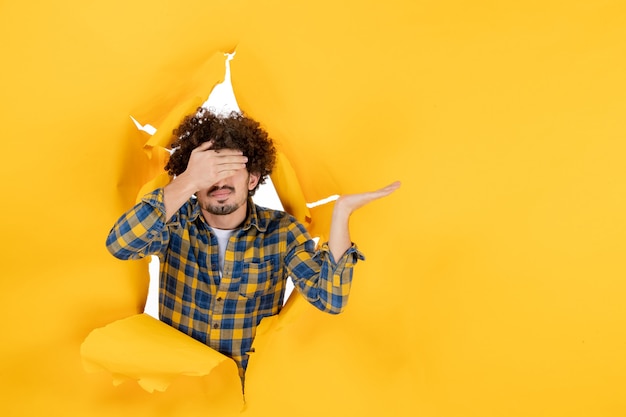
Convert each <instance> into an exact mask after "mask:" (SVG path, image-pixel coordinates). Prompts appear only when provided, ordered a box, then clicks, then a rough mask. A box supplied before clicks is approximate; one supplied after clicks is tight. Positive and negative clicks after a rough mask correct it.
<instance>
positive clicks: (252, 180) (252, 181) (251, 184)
mask: <svg viewBox="0 0 626 417" xmlns="http://www.w3.org/2000/svg"><path fill="white" fill-rule="evenodd" d="M260 178H261V176H260V175H259V174H254V173H250V176H249V177H248V191H252V190H254V188H255V187H256V186H257V184H258V183H259V179H260Z"/></svg>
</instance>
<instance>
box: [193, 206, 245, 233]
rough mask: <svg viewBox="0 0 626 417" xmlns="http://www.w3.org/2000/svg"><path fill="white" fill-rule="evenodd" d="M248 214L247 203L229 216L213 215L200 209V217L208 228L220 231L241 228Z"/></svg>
mask: <svg viewBox="0 0 626 417" xmlns="http://www.w3.org/2000/svg"><path fill="white" fill-rule="evenodd" d="M247 214H248V203H247V202H246V203H245V204H243V205H242V206H241V207H239V208H238V209H237V210H235V211H233V212H232V213H230V214H213V213H209V212H208V211H206V210H204V209H202V217H204V220H206V222H207V223H208V225H209V226H211V227H215V228H217V229H222V230H233V229H236V228H238V227H239V226H241V223H243V222H244V220H245V219H246V215H247Z"/></svg>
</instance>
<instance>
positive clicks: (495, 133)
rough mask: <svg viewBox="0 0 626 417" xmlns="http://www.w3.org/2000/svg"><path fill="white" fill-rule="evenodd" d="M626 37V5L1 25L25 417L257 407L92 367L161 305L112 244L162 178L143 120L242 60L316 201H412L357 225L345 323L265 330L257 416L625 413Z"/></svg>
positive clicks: (237, 8) (183, 380) (25, 17)
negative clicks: (108, 245)
mask: <svg viewBox="0 0 626 417" xmlns="http://www.w3.org/2000/svg"><path fill="white" fill-rule="evenodd" d="M625 19H626V6H624V3H623V2H621V1H617V0H611V1H594V2H591V1H556V0H547V1H546V0H544V1H524V2H521V1H519V2H495V1H473V2H465V1H460V0H447V1H445V0H444V1H439V2H434V1H393V0H391V1H384V2H380V1H358V2H356V1H351V2H338V1H326V0H323V1H320V0H318V1H314V2H313V1H307V2H278V1H263V2H253V1H177V2H169V1H166V0H153V1H150V2H148V1H137V2H132V1H131V2H129V1H117V0H113V1H106V2H105V1H93V2H84V1H68V0H66V1H60V2H44V1H31V2H17V1H13V2H9V1H2V2H0V39H2V42H1V43H0V53H1V57H2V66H1V70H0V74H1V77H0V91H1V96H0V97H1V102H0V103H1V104H0V106H1V107H0V126H1V132H2V138H3V141H2V148H1V149H2V154H3V156H4V162H3V163H2V168H1V170H2V171H1V173H2V178H3V179H4V181H3V190H2V196H3V197H2V205H1V207H2V209H1V210H2V211H1V212H0V214H1V215H2V218H3V219H4V226H3V234H2V251H1V257H2V258H1V260H2V278H1V279H2V287H3V291H2V292H1V295H0V314H1V317H2V343H1V344H0V355H1V356H0V357H1V358H2V359H1V360H2V367H1V376H2V379H1V381H2V382H0V384H1V385H2V386H1V387H0V396H1V397H2V399H1V401H0V404H1V405H0V412H1V414H2V415H6V416H24V415H27V416H30V415H58V416H68V415H77V416H98V415H102V416H109V415H116V416H133V417H137V416H157V415H163V416H175V415H180V416H194V415H203V416H204V415H238V414H240V412H241V411H242V409H241V407H240V405H239V404H232V403H230V402H228V401H227V400H224V401H220V400H219V399H215V398H214V397H213V396H211V390H212V389H213V388H212V387H214V386H215V381H213V380H212V379H211V378H212V376H211V375H209V376H207V377H202V378H199V377H180V378H178V379H177V380H176V381H175V382H174V383H173V384H172V385H171V386H170V388H169V389H168V390H167V391H165V392H164V393H159V392H157V393H154V394H149V393H147V392H145V391H143V390H142V389H141V388H140V387H139V386H138V385H137V384H136V383H134V382H129V383H125V384H122V385H121V386H119V387H113V385H112V384H111V376H110V375H108V374H106V373H96V374H90V373H86V372H85V371H84V370H83V368H82V364H81V358H80V352H79V350H80V344H81V343H82V341H83V340H84V339H85V338H86V336H87V335H88V334H89V333H90V332H91V331H92V330H93V329H94V328H98V327H102V326H104V325H106V324H108V323H110V322H113V321H115V320H118V319H122V318H125V317H128V316H131V315H134V314H136V313H138V312H141V310H142V307H143V302H144V299H145V293H146V291H147V280H148V278H147V265H146V263H145V262H126V263H124V262H119V261H116V260H115V259H113V258H112V257H111V256H110V255H109V254H108V253H107V252H106V250H105V248H104V239H105V237H106V234H107V232H108V230H109V228H110V226H111V225H112V223H113V221H114V220H115V219H116V218H117V217H118V216H119V215H120V214H121V212H122V211H124V210H125V209H127V208H128V207H130V205H131V204H132V203H133V202H134V199H135V197H136V194H137V192H138V190H139V188H140V187H141V185H142V184H144V183H145V182H146V181H148V180H149V179H150V178H152V177H153V176H154V175H155V174H156V171H155V167H154V164H153V162H154V160H150V159H148V157H147V155H146V153H144V152H143V150H142V147H143V145H144V143H145V142H146V140H147V136H146V135H145V134H142V133H139V132H137V130H136V128H135V127H134V126H133V124H132V123H131V122H130V119H129V115H133V116H134V117H135V118H136V119H137V120H139V121H141V122H143V123H151V124H153V125H154V126H156V127H157V128H158V127H159V126H160V123H162V122H163V121H164V120H165V119H166V117H167V115H168V114H170V112H171V111H172V109H174V108H175V107H176V106H177V105H180V104H181V103H185V102H188V100H191V99H192V98H193V97H195V96H196V95H205V96H206V95H207V94H208V92H209V90H210V86H211V85H212V84H213V83H215V82H218V81H219V77H221V76H222V73H221V71H222V70H223V62H222V61H220V60H215V59H214V57H215V52H217V51H230V50H232V49H233V48H235V49H236V51H237V55H236V58H235V60H234V61H232V78H233V85H234V87H235V92H236V95H237V98H238V101H239V104H240V106H241V108H242V109H243V110H244V111H246V112H247V113H249V114H250V115H251V116H253V117H255V118H257V119H259V120H260V121H261V122H262V123H263V124H264V125H265V126H266V127H267V128H268V130H269V131H270V133H271V134H272V135H273V136H274V137H275V139H276V140H277V142H278V144H279V147H280V149H281V151H282V152H284V153H285V155H286V156H287V157H288V158H289V160H290V161H291V163H292V164H293V166H294V168H295V170H296V173H297V175H298V178H299V181H300V184H301V186H302V190H303V192H304V195H305V197H306V199H307V200H309V201H313V200H317V199H320V198H323V197H326V196H328V195H330V194H335V193H348V192H358V191H363V190H368V189H372V188H377V187H379V186H382V185H385V184H387V183H389V182H391V181H392V180H395V179H400V180H402V181H403V187H402V188H401V189H400V190H399V191H398V192H396V193H395V194H394V195H393V196H391V197H389V198H388V199H386V200H383V201H379V202H376V203H374V204H372V205H371V206H368V207H366V208H364V209H362V211H360V212H358V213H356V214H355V215H354V216H353V218H352V229H353V238H354V240H355V241H356V242H357V243H358V244H359V246H360V248H361V249H362V250H363V251H364V252H365V254H366V256H367V257H368V260H367V261H366V262H365V263H362V264H360V265H359V266H358V268H357V270H356V276H355V283H354V287H353V292H352V295H351V300H350V305H349V307H348V310H347V311H346V312H345V313H344V314H343V315H340V316H336V317H333V316H327V315H323V314H322V313H319V312H317V311H315V309H314V308H312V307H310V306H308V305H306V303H305V302H303V301H302V300H299V299H296V300H292V302H291V304H290V305H289V307H288V309H287V311H286V312H285V314H284V315H282V316H281V318H280V320H269V321H268V322H267V323H266V324H264V328H263V329H262V330H263V332H262V334H260V335H259V337H258V339H257V352H256V353H255V355H254V356H253V358H252V359H251V362H250V367H249V373H248V384H247V390H246V400H247V403H246V407H245V409H243V411H244V413H245V414H247V415H250V416H264V415H270V414H273V415H297V416H319V415H419V416H446V417H447V416H464V417H469V416H481V417H485V416H494V417H496V416H497V417H500V416H569V417H571V416H592V415H593V416H623V415H624V414H626V399H625V398H626V397H625V396H624V395H623V393H624V388H626V387H625V385H626V360H625V359H624V351H625V349H626V335H625V331H624V324H625V319H626V307H625V304H624V295H625V290H626V284H625V283H624V278H625V277H626V273H625V272H626V266H625V263H624V251H625V249H626V244H625V243H624V237H625V235H626V219H625V216H624V213H625V212H626V210H625V208H626V181H625V179H626V174H625V172H624V163H623V159H624V154H625V150H626V145H625V139H626V124H625V123H624V118H625V115H626V81H625V78H624V74H625V73H626V49H625V48H626V47H625V46H624V45H625V44H626V43H625V41H626V24H625ZM157 159H158V158H157ZM328 213H329V211H328V208H320V209H316V210H313V211H312V215H313V224H312V228H313V230H314V231H315V232H316V233H318V234H319V233H322V232H323V231H324V230H325V229H326V227H327V222H328V218H329V216H328ZM164 360H167V358H164ZM212 384H213V385H212ZM233 389H237V387H233Z"/></svg>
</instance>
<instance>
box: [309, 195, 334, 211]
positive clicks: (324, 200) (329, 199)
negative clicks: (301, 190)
mask: <svg viewBox="0 0 626 417" xmlns="http://www.w3.org/2000/svg"><path fill="white" fill-rule="evenodd" d="M338 198H339V195H338V194H333V195H331V196H329V197H326V198H322V199H321V200H317V201H314V202H312V203H306V206H307V207H308V208H313V207H318V206H323V205H324V204H328V203H331V202H333V201H336V200H337V199H338Z"/></svg>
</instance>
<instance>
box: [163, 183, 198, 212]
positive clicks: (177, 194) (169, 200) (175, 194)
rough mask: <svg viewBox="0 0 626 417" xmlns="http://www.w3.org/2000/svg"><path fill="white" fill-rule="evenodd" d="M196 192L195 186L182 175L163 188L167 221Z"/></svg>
mask: <svg viewBox="0 0 626 417" xmlns="http://www.w3.org/2000/svg"><path fill="white" fill-rule="evenodd" d="M195 192H196V187H195V185H194V184H193V183H192V182H191V181H190V180H189V178H188V177H187V176H186V175H185V173H182V174H181V175H179V176H178V177H176V178H175V179H174V180H173V181H172V182H170V183H169V184H168V185H166V186H165V188H163V204H164V205H165V219H166V221H169V219H171V218H172V216H173V215H174V214H175V213H176V212H177V211H178V209H180V208H181V207H182V206H183V204H185V203H186V202H187V200H189V198H190V197H191V196H192V195H193V194H194V193H195Z"/></svg>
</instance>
